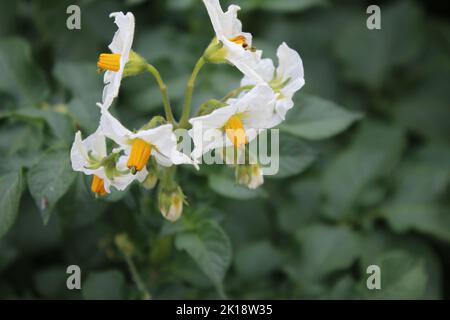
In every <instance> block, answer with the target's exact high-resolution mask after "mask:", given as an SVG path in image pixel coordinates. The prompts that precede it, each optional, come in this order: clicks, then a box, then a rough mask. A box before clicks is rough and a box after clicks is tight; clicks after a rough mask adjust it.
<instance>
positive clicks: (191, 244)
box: [175, 220, 231, 296]
mask: <svg viewBox="0 0 450 320" xmlns="http://www.w3.org/2000/svg"><path fill="white" fill-rule="evenodd" d="M175 246H176V248H177V249H178V250H185V251H186V252H187V253H188V254H189V255H190V256H191V257H192V258H193V259H194V261H195V262H196V263H197V264H198V266H199V268H200V269H201V270H202V271H203V272H204V274H205V275H206V276H207V277H208V278H209V279H210V280H211V282H212V283H213V284H214V285H215V286H216V288H217V290H218V292H219V294H221V295H222V296H223V295H224V294H223V279H224V277H225V273H226V271H227V269H228V267H229V265H230V263H231V243H230V240H229V238H228V236H227V235H226V234H225V232H224V231H223V230H222V228H221V227H220V226H219V225H218V224H217V223H216V222H214V221H210V220H206V221H201V222H199V223H198V224H197V225H196V226H195V228H194V229H193V230H192V231H189V232H183V233H179V234H177V236H176V238H175Z"/></svg>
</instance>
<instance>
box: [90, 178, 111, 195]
mask: <svg viewBox="0 0 450 320" xmlns="http://www.w3.org/2000/svg"><path fill="white" fill-rule="evenodd" d="M91 190H92V192H93V193H95V194H97V195H99V196H101V197H102V196H105V195H107V194H108V193H107V192H106V189H105V181H103V179H101V178H99V177H98V176H95V175H94V178H93V179H92V184H91Z"/></svg>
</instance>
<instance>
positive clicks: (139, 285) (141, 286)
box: [122, 251, 152, 300]
mask: <svg viewBox="0 0 450 320" xmlns="http://www.w3.org/2000/svg"><path fill="white" fill-rule="evenodd" d="M122 253H123V256H124V257H125V261H126V263H127V265H128V269H130V273H131V277H132V278H133V281H134V283H135V284H136V286H137V288H138V290H139V291H140V292H141V294H142V298H143V299H144V300H151V298H152V297H151V295H150V292H148V290H147V288H146V286H145V284H144V282H143V281H142V279H141V276H140V275H139V273H138V271H137V269H136V266H135V265H134V262H133V259H132V258H131V256H130V255H129V254H128V253H126V252H123V251H122Z"/></svg>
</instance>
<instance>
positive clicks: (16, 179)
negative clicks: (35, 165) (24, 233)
mask: <svg viewBox="0 0 450 320" xmlns="http://www.w3.org/2000/svg"><path fill="white" fill-rule="evenodd" d="M22 189H23V188H22V172H21V171H19V172H13V173H7V174H4V175H1V176H0V208H1V210H0V238H1V237H3V236H4V235H5V234H6V233H7V232H8V230H9V229H10V228H11V226H12V225H13V224H14V222H15V221H16V217H17V210H18V209H19V203H20V198H21V196H22Z"/></svg>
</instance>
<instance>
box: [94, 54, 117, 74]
mask: <svg viewBox="0 0 450 320" xmlns="http://www.w3.org/2000/svg"><path fill="white" fill-rule="evenodd" d="M97 67H99V68H100V69H102V70H111V71H115V72H117V71H119V69H120V54H118V53H102V54H100V56H99V57H98V61H97Z"/></svg>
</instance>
